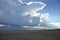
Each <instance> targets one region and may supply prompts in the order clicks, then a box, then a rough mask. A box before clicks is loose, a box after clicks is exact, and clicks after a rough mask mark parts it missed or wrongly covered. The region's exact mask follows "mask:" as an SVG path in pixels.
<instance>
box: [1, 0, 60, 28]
mask: <svg viewBox="0 0 60 40" xmlns="http://www.w3.org/2000/svg"><path fill="white" fill-rule="evenodd" d="M2 24H6V25H18V26H22V27H24V28H25V27H27V26H41V27H49V28H51V27H52V26H53V27H52V28H54V27H58V28H60V25H59V24H60V0H0V26H4V25H2ZM6 25H5V26H6ZM27 28H28V27H27ZM33 28H35V29H36V28H37V27H33ZM38 28H39V27H38ZM39 29H40V28H39Z"/></svg>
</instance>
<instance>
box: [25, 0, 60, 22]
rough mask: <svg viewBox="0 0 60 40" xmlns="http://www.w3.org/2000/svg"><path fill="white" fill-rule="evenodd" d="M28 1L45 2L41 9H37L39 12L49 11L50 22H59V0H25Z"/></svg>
mask: <svg viewBox="0 0 60 40" xmlns="http://www.w3.org/2000/svg"><path fill="white" fill-rule="evenodd" d="M26 1H27V2H29V1H41V2H44V3H46V4H47V6H46V7H45V8H44V10H43V11H38V12H40V13H41V14H43V13H45V12H49V14H50V16H49V20H50V21H52V22H60V0H26Z"/></svg>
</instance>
